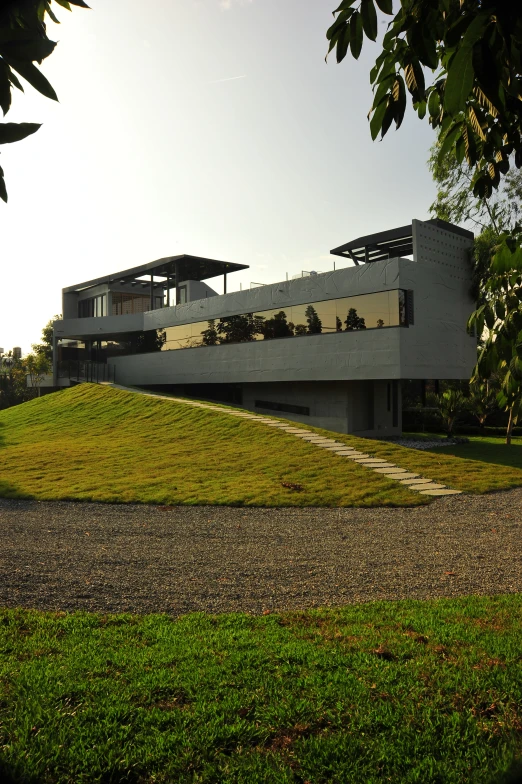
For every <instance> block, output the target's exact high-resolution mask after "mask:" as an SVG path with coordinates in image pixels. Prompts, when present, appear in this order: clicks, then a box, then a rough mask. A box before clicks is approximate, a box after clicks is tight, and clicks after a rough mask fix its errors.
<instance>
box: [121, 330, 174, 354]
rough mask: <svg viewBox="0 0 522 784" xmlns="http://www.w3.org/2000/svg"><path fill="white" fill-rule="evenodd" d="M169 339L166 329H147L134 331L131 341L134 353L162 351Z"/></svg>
mask: <svg viewBox="0 0 522 784" xmlns="http://www.w3.org/2000/svg"><path fill="white" fill-rule="evenodd" d="M166 339H167V334H166V332H165V330H164V329H147V330H146V331H145V332H132V333H130V335H129V343H130V349H131V353H132V354H150V353H151V352H153V351H161V349H162V348H163V346H164V344H165V340H166Z"/></svg>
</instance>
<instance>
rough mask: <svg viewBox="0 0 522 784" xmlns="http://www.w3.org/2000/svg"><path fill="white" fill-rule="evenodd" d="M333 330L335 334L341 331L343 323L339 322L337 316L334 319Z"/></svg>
mask: <svg viewBox="0 0 522 784" xmlns="http://www.w3.org/2000/svg"><path fill="white" fill-rule="evenodd" d="M335 329H336V331H337V332H342V331H343V322H342V321H341V319H340V318H339V316H336V317H335Z"/></svg>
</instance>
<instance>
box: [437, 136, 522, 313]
mask: <svg viewBox="0 0 522 784" xmlns="http://www.w3.org/2000/svg"><path fill="white" fill-rule="evenodd" d="M440 146H441V145H440V142H439V141H437V142H435V144H434V145H433V146H432V148H431V150H430V158H429V160H428V167H429V169H430V171H431V173H432V176H433V179H434V181H435V183H436V184H437V198H436V200H435V201H434V202H433V204H432V205H431V207H430V212H431V214H432V215H433V217H435V218H441V219H442V220H446V221H449V222H450V223H457V224H458V223H463V222H467V223H469V222H471V223H473V224H474V225H475V230H478V231H479V232H480V233H479V234H478V235H477V236H475V242H474V247H473V253H472V255H471V263H472V285H471V291H470V293H471V295H472V297H473V299H474V300H475V302H477V303H478V304H482V303H483V302H484V297H485V284H486V282H487V281H488V280H489V275H490V263H491V257H492V255H493V254H494V252H495V251H496V249H497V247H498V246H499V245H500V244H501V242H502V240H503V239H504V238H505V237H507V236H508V235H509V234H510V233H511V232H512V231H513V230H514V229H515V228H516V225H517V221H518V218H519V215H520V214H521V208H522V171H510V172H508V173H507V175H506V177H505V178H504V180H503V181H502V182H501V183H500V185H499V188H498V190H497V191H496V192H495V193H494V194H493V195H492V196H491V198H489V199H486V198H485V197H479V198H477V197H476V196H474V195H473V191H472V188H471V183H472V179H473V170H472V169H471V167H470V166H469V165H468V164H467V162H466V161H462V162H461V163H459V162H458V161H457V159H456V157H455V151H454V150H452V151H450V152H447V153H445V154H444V155H443V156H441V155H440Z"/></svg>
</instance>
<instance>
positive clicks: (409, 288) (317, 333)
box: [54, 220, 476, 436]
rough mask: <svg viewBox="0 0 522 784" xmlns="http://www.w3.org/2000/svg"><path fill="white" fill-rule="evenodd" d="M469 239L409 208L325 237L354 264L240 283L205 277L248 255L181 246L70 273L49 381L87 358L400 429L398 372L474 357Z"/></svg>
mask: <svg viewBox="0 0 522 784" xmlns="http://www.w3.org/2000/svg"><path fill="white" fill-rule="evenodd" d="M472 244H473V235H472V234H471V232H468V231H465V230H463V229H461V228H459V227H457V226H453V225H451V224H448V223H445V222H442V221H438V220H431V221H419V220H414V221H412V223H411V224H410V225H408V226H402V227H400V228H396V229H392V230H390V231H384V232H380V233H378V234H374V235H371V236H368V237H360V238H358V239H357V240H354V241H352V242H348V243H346V244H345V245H342V246H341V247H339V248H335V249H334V250H332V251H331V253H332V254H334V255H337V256H342V257H344V258H349V259H351V260H352V262H353V266H350V267H347V268H343V269H339V270H333V271H331V272H324V273H320V274H311V275H308V276H306V277H301V278H298V279H296V280H286V281H282V282H280V283H274V284H271V285H265V286H260V287H256V288H253V289H250V290H245V291H235V292H233V293H225V294H222V295H217V294H216V292H215V291H214V290H213V289H212V288H211V287H210V286H209V285H208V284H207V283H206V282H204V281H208V280H211V279H212V278H213V277H216V276H218V275H223V276H224V279H225V285H224V288H225V291H226V280H227V275H228V274H230V273H232V272H234V271H236V270H240V269H246V266H245V265H240V264H230V263H228V262H222V261H216V260H212V259H204V258H199V257H194V256H186V255H182V256H173V257H168V258H164V259H159V260H158V261H154V262H151V263H149V264H144V265H142V266H139V267H135V268H133V269H127V270H124V271H123V272H118V273H114V274H111V275H107V276H106V277H103V278H98V279H96V280H91V281H87V282H85V283H81V284H78V285H76V286H70V287H68V288H65V289H64V290H63V320H62V321H57V322H55V324H54V336H55V344H56V348H57V350H56V351H55V357H56V363H55V370H54V373H55V383H57V377H58V376H59V375H63V373H64V368H65V372H67V368H69V371H68V372H69V373H71V374H72V375H71V377H72V378H74V376H75V372H76V371H75V367H76V366H77V365H78V367H79V366H80V363H81V364H82V367H83V363H85V362H89V363H93V364H92V365H91V367H96V374H97V376H98V378H99V377H100V368H101V369H102V372H101V377H106V376H105V372H106V370H107V373H108V375H109V376H110V377H111V378H112V374H114V375H115V380H116V382H117V383H120V384H124V385H133V386H141V387H147V388H150V389H157V390H167V391H171V392H175V393H178V394H182V395H186V396H194V397H200V398H208V399H214V400H222V401H227V402H230V403H234V404H236V405H240V406H243V407H244V408H246V409H249V410H252V411H257V412H264V413H270V414H274V413H279V414H280V415H281V416H283V417H285V418H288V419H293V420H296V421H299V422H306V423H308V424H312V425H317V426H321V427H325V428H328V429H330V430H334V431H337V432H343V433H356V434H359V435H362V436H386V435H397V434H399V433H400V432H401V383H400V382H401V380H411V379H417V380H419V381H423V380H427V379H430V380H434V379H468V378H469V376H470V373H471V371H472V368H473V365H474V363H475V359H476V339H475V338H474V337H472V336H471V335H469V334H468V332H467V330H466V322H467V318H468V316H469V314H470V313H471V311H472V310H473V307H474V303H473V300H472V298H471V296H470V285H471V268H470V263H469V250H470V248H471V247H472ZM71 368H72V370H71ZM60 369H61V370H60ZM91 375H92V370H91ZM107 377H108V376H107Z"/></svg>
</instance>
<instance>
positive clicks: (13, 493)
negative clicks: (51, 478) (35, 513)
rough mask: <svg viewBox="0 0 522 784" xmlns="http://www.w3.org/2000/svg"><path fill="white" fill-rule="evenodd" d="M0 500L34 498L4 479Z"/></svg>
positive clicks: (0, 485)
mask: <svg viewBox="0 0 522 784" xmlns="http://www.w3.org/2000/svg"><path fill="white" fill-rule="evenodd" d="M0 498H19V499H24V500H26V501H30V500H31V499H32V498H34V496H32V495H30V494H29V493H21V492H20V490H19V489H18V488H17V487H16V485H12V484H11V483H10V482H7V481H6V480H5V479H1V478H0ZM1 781H3V780H2V779H0V782H1Z"/></svg>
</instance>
